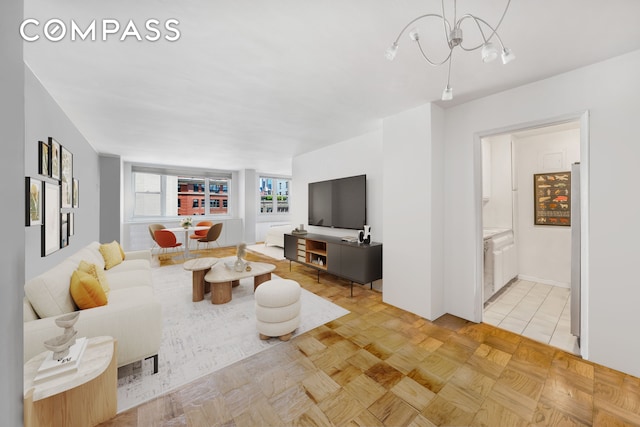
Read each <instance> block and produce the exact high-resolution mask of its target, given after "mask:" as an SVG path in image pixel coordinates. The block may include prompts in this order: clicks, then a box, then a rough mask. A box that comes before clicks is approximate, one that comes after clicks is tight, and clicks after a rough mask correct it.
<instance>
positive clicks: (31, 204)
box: [25, 177, 43, 227]
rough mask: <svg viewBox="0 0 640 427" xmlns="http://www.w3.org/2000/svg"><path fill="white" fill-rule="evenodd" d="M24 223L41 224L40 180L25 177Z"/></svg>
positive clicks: (30, 224) (28, 224)
mask: <svg viewBox="0 0 640 427" xmlns="http://www.w3.org/2000/svg"><path fill="white" fill-rule="evenodd" d="M25 211H26V212H25V213H26V215H25V225H26V226H27V227H30V226H32V225H42V224H43V221H42V214H43V210H42V181H41V180H39V179H35V178H31V177H26V178H25Z"/></svg>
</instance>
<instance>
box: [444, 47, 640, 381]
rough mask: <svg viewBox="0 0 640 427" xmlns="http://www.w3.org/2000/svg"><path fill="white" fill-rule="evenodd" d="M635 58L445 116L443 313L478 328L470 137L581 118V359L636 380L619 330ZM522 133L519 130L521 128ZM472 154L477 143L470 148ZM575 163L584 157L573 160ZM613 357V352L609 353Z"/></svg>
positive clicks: (639, 356)
mask: <svg viewBox="0 0 640 427" xmlns="http://www.w3.org/2000/svg"><path fill="white" fill-rule="evenodd" d="M639 74H640V51H635V52H632V53H630V54H627V55H623V56H620V57H616V58H613V59H610V60H608V61H605V62H601V63H598V64H594V65H591V66H588V67H584V68H580V69H578V70H575V71H572V72H569V73H566V74H562V75H558V76H555V77H552V78H549V79H546V80H543V81H540V82H536V83H533V84H529V85H526V86H522V87H519V88H516V89H513V90H509V91H505V92H502V93H499V94H496V95H493V96H489V97H486V98H482V99H479V100H476V101H473V102H469V103H467V104H464V105H460V106H457V107H452V108H450V109H449V110H447V111H446V155H445V158H446V169H447V174H446V178H445V179H446V181H445V194H446V197H445V218H446V221H445V223H444V225H445V235H446V239H445V301H446V311H447V312H449V313H452V314H454V315H458V316H460V317H463V318H466V319H470V320H474V321H479V320H480V318H481V310H480V308H481V303H480V301H479V298H478V295H477V293H478V289H480V286H481V282H482V280H481V279H482V278H481V269H480V268H478V265H477V264H478V263H479V259H481V250H482V249H481V236H480V232H479V230H478V229H479V227H480V224H478V222H477V218H478V217H480V214H479V212H478V211H479V209H480V208H481V201H480V199H479V198H478V197H476V191H478V192H479V191H480V188H479V185H478V184H477V180H478V179H479V177H480V175H481V173H480V170H479V164H480V160H479V156H480V150H479V147H478V148H477V149H476V147H475V146H474V144H475V143H477V138H478V135H479V134H485V135H488V134H491V133H496V132H495V131H496V130H498V129H502V128H510V127H513V126H516V125H526V124H527V123H531V122H539V121H546V120H549V119H552V118H555V117H566V116H567V115H568V114H576V115H577V114H579V113H580V112H583V111H586V110H589V111H590V125H589V131H590V134H589V149H590V155H589V164H590V176H589V177H588V179H589V182H590V187H589V189H588V193H589V200H591V204H590V205H589V206H588V216H589V221H590V223H589V224H587V227H588V229H589V233H590V234H589V242H588V245H589V246H588V247H589V250H590V253H589V264H588V265H587V266H586V268H587V270H588V271H587V274H588V277H586V278H583V280H586V281H587V282H588V283H589V289H588V293H589V297H588V299H587V302H586V304H587V305H588V311H587V313H586V314H585V315H586V316H587V320H588V325H589V334H588V337H587V339H586V340H583V342H584V341H587V342H588V343H589V344H588V345H589V349H588V350H589V355H590V359H592V360H593V361H595V362H597V363H601V364H603V365H606V366H609V367H612V368H614V369H618V370H621V371H623V372H627V373H630V374H632V375H635V376H640V364H638V360H640V340H638V339H633V338H630V336H629V332H628V331H627V330H626V329H625V328H624V327H621V326H620V325H636V324H638V323H639V322H640V310H638V301H640V286H635V285H634V283H635V282H637V279H636V277H637V268H636V266H637V258H638V257H637V253H638V251H637V241H638V238H640V221H638V214H639V213H640V198H637V197H630V195H633V194H635V193H636V192H637V188H636V187H637V183H638V181H639V179H638V166H637V163H638V158H640V144H636V143H635V142H634V141H636V140H637V134H638V129H637V125H636V123H637V118H638V115H639V114H640V97H638V93H640V79H638V78H637V76H638V75H639ZM514 105H517V106H518V108H514V107H513V106H514ZM521 127H524V126H521ZM478 146H479V143H478ZM581 154H582V156H583V161H584V156H585V153H584V152H582V153H581ZM612 349H614V350H612Z"/></svg>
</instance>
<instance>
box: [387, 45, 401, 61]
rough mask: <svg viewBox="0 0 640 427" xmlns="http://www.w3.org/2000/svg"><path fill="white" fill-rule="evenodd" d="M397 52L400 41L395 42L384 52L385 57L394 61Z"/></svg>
mask: <svg viewBox="0 0 640 427" xmlns="http://www.w3.org/2000/svg"><path fill="white" fill-rule="evenodd" d="M396 53H398V43H394V44H392V45H391V46H389V47H388V48H387V50H386V52H385V53H384V57H385V58H387V59H388V60H389V61H393V58H395V57H396Z"/></svg>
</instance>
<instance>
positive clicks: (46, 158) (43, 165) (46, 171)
mask: <svg viewBox="0 0 640 427" xmlns="http://www.w3.org/2000/svg"><path fill="white" fill-rule="evenodd" d="M38 173H39V174H40V175H43V176H51V148H50V146H49V144H48V143H46V142H44V141H38Z"/></svg>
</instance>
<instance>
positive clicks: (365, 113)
mask: <svg viewBox="0 0 640 427" xmlns="http://www.w3.org/2000/svg"><path fill="white" fill-rule="evenodd" d="M440 4H441V3H440V1H439V0H398V1H394V0H384V1H382V0H329V1H318V0H270V1H260V0H225V1H223V0H181V1H178V0H174V1H169V0H136V1H130V0H109V1H107V0H25V18H37V19H39V20H40V21H41V24H44V22H46V21H47V20H49V19H51V18H59V19H61V20H62V21H64V22H66V23H67V25H68V26H70V21H71V20H74V21H75V22H76V23H78V24H79V25H80V26H81V27H83V26H84V27H86V25H88V23H89V22H90V21H91V20H94V19H95V20H98V23H100V22H101V21H102V20H103V19H107V18H109V19H111V18H113V19H117V20H119V21H120V23H122V24H123V25H126V23H127V22H128V20H129V19H133V20H134V22H135V23H136V25H137V27H138V29H139V30H140V32H141V33H142V35H143V36H144V35H145V34H148V33H147V32H146V30H145V29H144V23H145V21H146V20H147V19H150V18H156V19H159V20H160V21H162V22H164V21H165V20H167V19H171V18H175V19H177V20H179V22H180V23H179V25H178V26H177V27H178V29H179V30H180V33H181V37H180V39H179V40H178V41H175V42H167V41H165V40H161V41H157V42H149V41H142V42H139V41H137V40H135V39H134V38H133V37H130V38H129V39H127V40H126V41H123V42H122V41H119V37H118V35H117V36H112V37H111V38H110V39H109V40H108V41H107V42H103V41H75V42H71V41H69V40H68V37H67V38H65V39H64V40H63V41H61V42H57V43H53V42H50V41H48V40H46V39H44V38H41V39H40V40H38V41H36V42H31V43H27V42H25V47H24V56H25V61H26V63H27V64H28V66H29V67H30V68H31V69H32V70H33V72H34V73H35V75H36V76H37V77H38V78H39V79H40V80H41V82H42V83H43V84H44V86H45V87H46V88H47V90H48V91H49V92H50V93H51V95H52V96H53V97H54V98H55V100H56V101H57V102H58V104H59V105H60V106H61V108H62V109H63V110H64V111H65V113H66V114H67V115H68V116H69V118H70V119H71V120H72V121H73V123H74V124H75V125H76V126H77V128H78V129H79V130H80V132H81V133H82V134H83V135H84V136H85V137H86V138H87V140H88V141H89V142H90V143H91V144H92V145H93V147H94V148H95V149H96V150H97V151H98V152H100V153H109V154H117V155H120V156H122V158H123V159H124V160H128V161H134V162H144V163H154V164H167V165H174V166H193V167H198V168H210V169H229V170H233V169H244V168H248V169H256V170H258V171H260V172H269V173H274V174H289V173H291V158H292V156H293V155H297V154H300V153H303V152H308V151H312V150H314V149H317V148H320V147H322V146H325V145H329V144H333V143H336V142H339V141H342V140H345V139H348V138H352V137H355V136H358V135H362V134H364V133H367V132H370V131H374V130H376V129H379V128H380V126H381V121H382V119H383V118H384V117H387V116H390V115H393V114H396V113H398V112H400V111H403V110H406V109H408V108H411V107H414V106H418V105H421V104H424V103H426V102H430V101H437V100H438V99H439V98H440V95H441V93H442V89H443V88H444V86H445V84H446V68H445V67H438V68H432V67H430V66H429V65H428V64H427V63H426V62H424V60H422V59H421V57H420V55H419V52H418V51H417V48H416V46H415V45H414V43H413V42H412V41H411V40H409V38H408V36H405V37H403V38H402V39H401V42H400V49H399V51H398V55H397V57H396V59H395V61H394V62H389V61H386V60H385V59H384V51H385V49H386V48H387V47H388V46H389V45H390V44H391V43H392V42H393V40H394V39H395V38H396V36H397V35H398V32H399V31H400V30H401V29H402V27H404V25H405V24H406V23H407V22H408V21H409V20H411V19H413V18H415V17H417V16H418V15H421V14H424V13H439V12H440V10H441V5H440ZM445 4H446V5H447V7H449V6H451V5H452V1H451V0H445ZM505 4H506V0H482V1H480V0H460V1H458V15H461V14H463V13H474V14H476V15H478V16H480V17H482V18H484V19H485V20H487V21H488V22H490V23H492V24H495V23H496V22H497V21H498V19H499V18H500V15H501V13H502V10H503V8H504V5H505ZM638 16H640V1H637V0H609V1H607V2H602V1H601V0H537V1H523V0H513V2H512V4H511V7H510V9H509V11H508V13H507V15H506V17H505V19H504V22H503V24H502V27H501V28H500V31H499V34H500V36H501V37H502V39H503V41H504V43H505V45H506V46H507V47H509V48H511V49H512V50H513V52H514V53H515V54H516V56H517V59H516V60H515V61H514V62H512V63H510V64H508V65H504V66H503V65H502V64H501V63H500V61H499V60H498V61H495V62H494V63H490V64H483V63H482V62H481V60H480V53H479V51H475V52H462V51H460V50H456V51H455V53H456V55H455V58H454V61H453V69H452V77H451V84H452V86H453V88H454V100H453V101H450V102H449V103H442V102H441V101H438V104H439V105H441V106H443V107H445V108H446V107H448V106H452V105H456V104H459V103H461V102H466V101H469V100H472V99H475V98H479V97H482V96H485V95H487V94H490V93H495V92H499V91H502V90H505V89H509V88H512V87H516V86H520V85H523V84H526V83H528V82H532V81H536V80H539V79H543V78H546V77H549V76H552V75H555V74H558V73H562V72H566V71H569V70H573V69H576V68H579V67H582V66H584V65H587V64H590V63H594V62H598V61H601V60H604V59H606V58H610V57H614V56H617V55H621V54H623V53H626V52H630V51H633V50H636V49H640V25H638V23H637V17H638ZM434 23H435V22H434ZM438 28H439V29H440V28H441V27H438ZM421 29H422V31H423V37H422V40H421V41H422V42H423V43H425V44H427V45H428V44H429V40H428V39H429V32H428V31H427V30H426V28H423V27H421ZM31 32H32V33H33V32H37V31H36V30H34V29H33V27H32V28H31ZM40 33H41V30H40ZM121 33H122V32H120V33H119V34H121ZM473 33H474V31H473V29H471V28H470V27H469V29H468V30H467V31H466V32H465V45H466V44H467V43H469V44H474V43H473V42H474V41H475V40H477V38H476V37H473ZM97 34H98V38H100V35H101V31H98V32H97ZM438 34H439V35H440V33H438Z"/></svg>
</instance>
